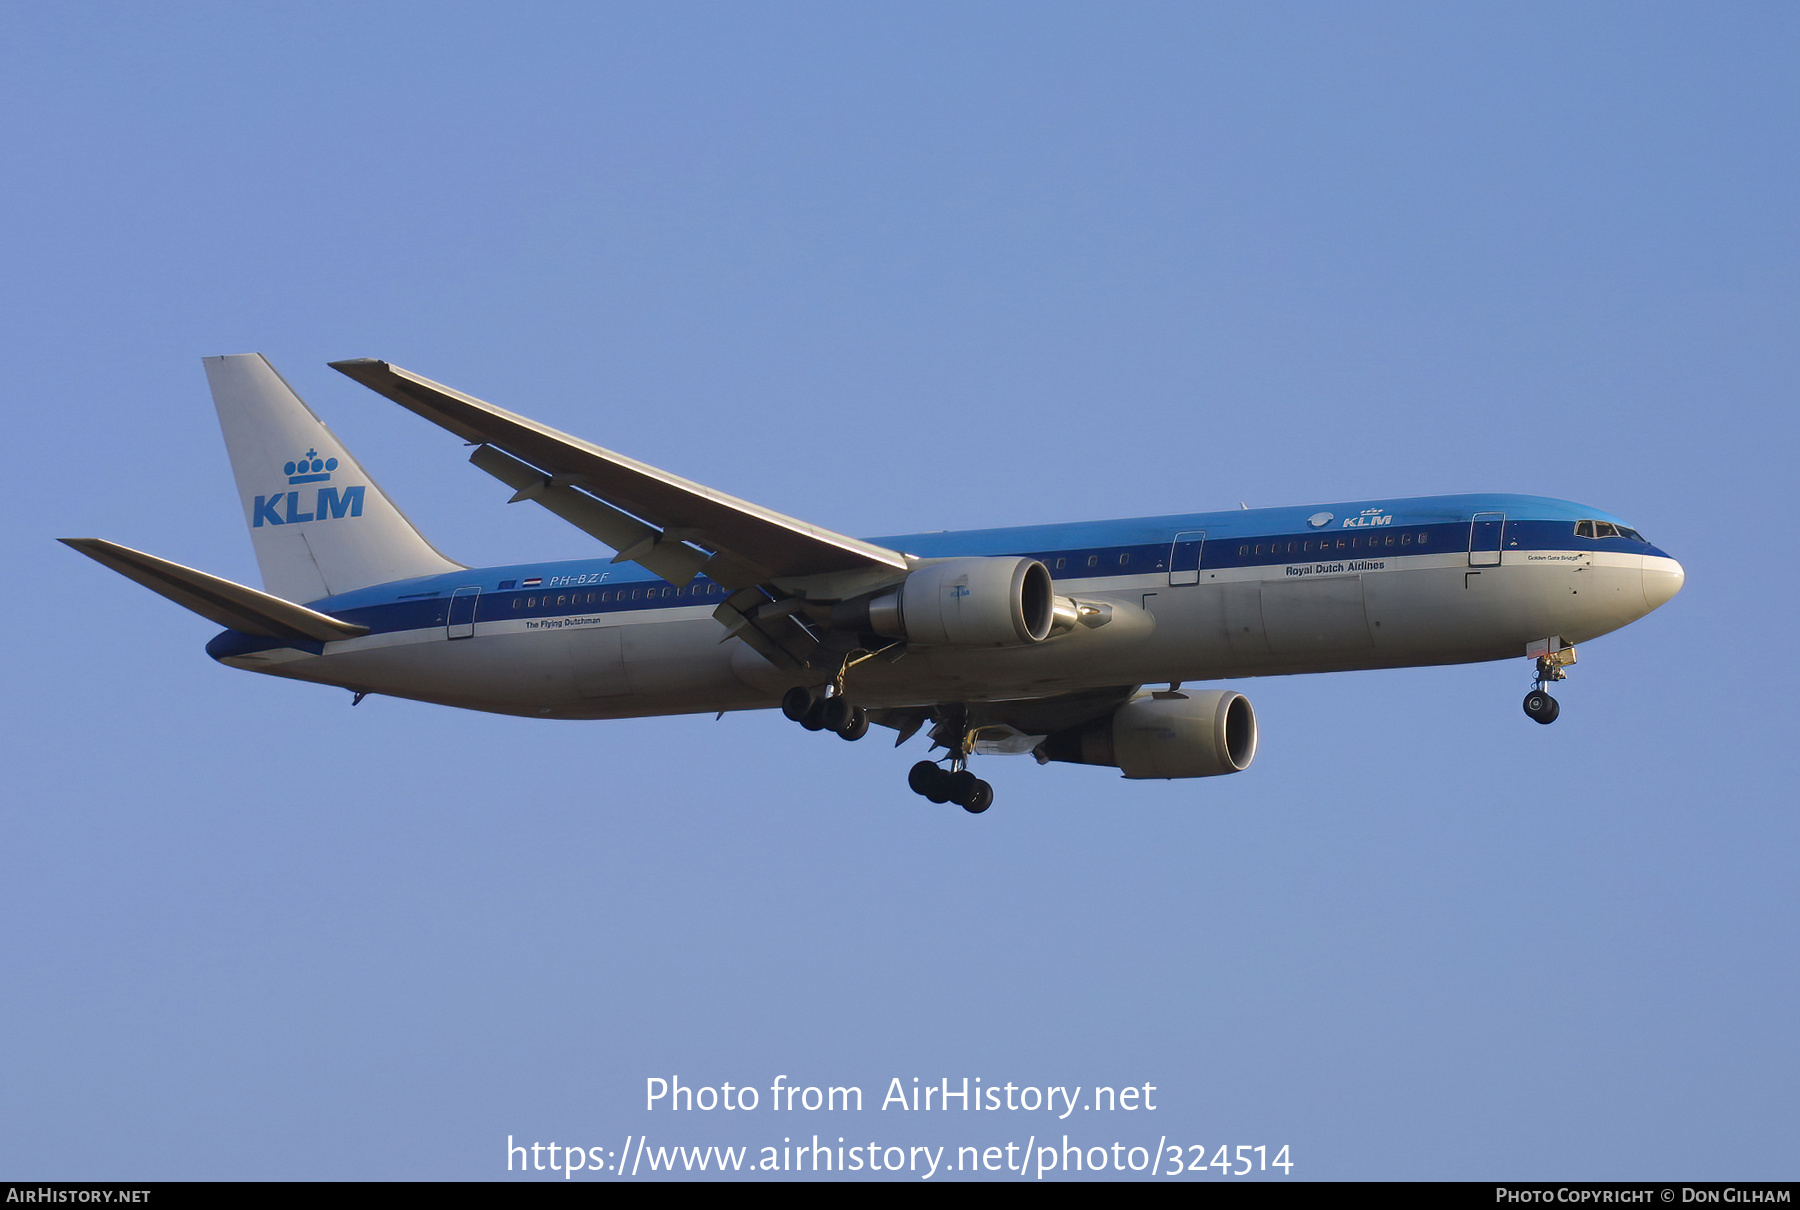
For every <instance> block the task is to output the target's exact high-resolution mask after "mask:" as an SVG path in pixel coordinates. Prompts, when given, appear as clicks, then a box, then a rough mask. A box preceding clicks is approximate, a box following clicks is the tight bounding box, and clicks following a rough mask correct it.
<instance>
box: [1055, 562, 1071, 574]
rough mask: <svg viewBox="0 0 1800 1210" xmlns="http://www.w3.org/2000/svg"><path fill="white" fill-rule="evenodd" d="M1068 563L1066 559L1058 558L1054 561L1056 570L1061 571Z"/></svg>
mask: <svg viewBox="0 0 1800 1210" xmlns="http://www.w3.org/2000/svg"><path fill="white" fill-rule="evenodd" d="M1068 565H1069V561H1068V560H1067V559H1058V560H1057V561H1056V570H1058V571H1061V570H1062V569H1063V568H1065V567H1067V566H1068Z"/></svg>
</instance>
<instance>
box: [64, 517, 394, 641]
mask: <svg viewBox="0 0 1800 1210" xmlns="http://www.w3.org/2000/svg"><path fill="white" fill-rule="evenodd" d="M57 541H59V542H61V543H62V544H63V545H64V546H71V547H74V548H75V549H76V550H78V551H80V552H81V553H82V554H84V555H86V556H87V557H88V558H90V559H92V560H94V561H95V562H96V563H103V564H105V565H106V566H107V567H110V568H112V569H113V570H114V571H116V572H118V573H119V574H120V575H122V576H124V577H125V578H126V579H128V580H136V581H137V582H138V583H139V584H142V585H143V586H144V587H145V588H148V589H149V590H150V591H151V592H155V593H160V594H162V595H163V596H165V597H167V598H169V600H171V601H173V602H175V603H176V604H177V605H180V606H181V607H182V608H184V609H191V610H193V611H194V612H195V613H197V614H199V615H200V616H201V617H203V618H206V619H207V620H209V621H213V622H217V623H218V624H219V625H221V626H225V627H229V628H230V629H232V630H237V631H241V632H243V633H244V634H255V635H261V636H263V637H264V638H271V639H317V640H320V641H329V640H332V639H348V638H355V637H356V636H357V635H359V634H368V633H369V628H368V627H367V626H358V625H355V624H354V623H351V622H341V621H339V620H338V619H337V618H334V617H331V616H330V615H328V614H323V613H320V612H319V611H318V610H316V609H308V608H307V607H306V606H304V605H296V604H294V603H293V602H292V601H284V600H282V599H281V598H280V597H275V596H270V595H269V594H268V593H266V592H258V591H257V590H256V589H254V588H246V587H244V585H242V584H234V583H232V582H231V581H230V580H222V579H220V578H219V577H218V576H209V575H207V574H206V573H205V572H203V571H195V570H194V569H193V568H191V567H183V566H182V565H181V564H179V563H171V562H169V561H168V560H167V559H159V558H157V557H156V556H155V555H147V554H145V553H143V552H142V551H138V550H132V549H131V548H130V547H129V546H120V545H119V544H118V543H117V542H108V541H105V540H104V539H102V538H58V539H57Z"/></svg>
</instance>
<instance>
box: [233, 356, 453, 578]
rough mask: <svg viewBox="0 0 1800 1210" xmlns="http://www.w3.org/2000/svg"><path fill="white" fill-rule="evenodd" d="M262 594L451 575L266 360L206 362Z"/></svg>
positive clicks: (445, 561) (449, 565) (240, 358)
mask: <svg viewBox="0 0 1800 1210" xmlns="http://www.w3.org/2000/svg"><path fill="white" fill-rule="evenodd" d="M204 360H205V364H206V380H207V382H208V384H209V385H211V387H212V396H213V404H214V405H215V406H216V407H217V408H218V409H219V427H220V428H222V429H224V431H225V449H226V451H227V452H228V453H229V454H230V455H231V470H232V473H233V474H234V475H236V477H237V486H238V495H239V496H240V497H241V498H242V500H243V504H244V521H245V523H246V524H248V525H249V527H250V541H251V542H252V544H254V545H255V547H256V562H257V565H258V566H259V567H260V568H261V569H262V578H263V587H264V588H265V589H267V590H268V591H269V592H270V593H271V594H273V595H275V596H278V597H282V598H284V599H286V600H289V601H296V602H306V601H316V600H318V599H319V598H321V597H328V596H333V595H335V594H337V593H341V592H350V591H353V590H355V589H358V588H367V587H369V586H370V585H372V584H384V583H387V582H388V581H390V580H404V579H409V578H411V577H413V576H426V575H435V574H437V573H440V572H446V571H455V570H456V569H457V568H458V567H460V566H461V564H458V563H453V562H451V561H450V560H449V559H446V558H445V557H444V556H443V555H441V554H439V553H438V552H437V551H436V550H435V549H434V548H433V547H432V545H431V543H429V542H427V541H426V540H425V538H424V536H423V535H421V534H420V533H419V531H418V530H416V529H414V528H413V525H412V522H410V521H408V520H407V519H406V518H405V517H404V516H403V515H402V514H401V512H400V510H399V509H398V508H396V507H394V502H393V501H392V500H390V499H388V497H387V495H386V493H384V492H383V491H382V490H381V489H380V488H379V487H377V486H375V482H374V480H372V479H370V478H369V476H368V473H367V472H365V471H364V470H363V468H362V466H361V465H360V464H359V463H358V462H357V461H356V459H355V458H353V457H351V456H350V452H349V451H348V450H346V449H345V448H344V447H343V445H342V443H340V442H339V441H338V439H337V438H336V437H335V436H333V435H332V432H331V430H330V429H328V428H326V427H325V425H324V424H323V423H321V422H320V420H319V418H318V417H317V416H315V415H313V413H312V409H311V408H309V407H307V406H306V405H305V404H304V403H302V402H301V401H300V396H298V395H296V394H294V391H293V388H291V387H289V386H288V384H287V383H285V382H283V381H282V379H281V375H279V374H277V373H276V372H275V367H274V366H271V365H270V364H269V363H268V361H267V360H266V359H265V358H264V357H263V356H262V354H260V353H239V354H234V355H232V356H229V357H208V358H205V359H204Z"/></svg>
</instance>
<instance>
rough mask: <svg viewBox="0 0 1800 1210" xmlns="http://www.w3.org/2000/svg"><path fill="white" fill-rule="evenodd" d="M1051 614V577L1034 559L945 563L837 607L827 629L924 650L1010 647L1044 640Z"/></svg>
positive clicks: (930, 565) (1053, 622) (931, 565)
mask: <svg viewBox="0 0 1800 1210" xmlns="http://www.w3.org/2000/svg"><path fill="white" fill-rule="evenodd" d="M1070 608H1071V609H1072V608H1073V607H1072V606H1071V607H1070ZM1056 610H1057V599H1056V593H1055V591H1054V589H1053V588H1052V587H1051V582H1050V570H1049V568H1047V567H1045V566H1044V565H1043V564H1042V563H1040V562H1038V561H1037V560H1036V559H1025V558H1005V557H1002V558H978V559H945V560H944V561H942V562H940V563H928V564H926V565H925V566H924V567H921V568H919V569H918V570H917V571H915V572H913V573H912V574H911V575H909V576H907V577H906V579H905V580H904V581H902V582H901V583H900V585H899V587H897V588H892V589H889V590H888V591H886V592H883V593H879V594H876V595H874V596H870V597H863V598H861V599H859V600H855V601H845V602H843V603H842V604H840V605H838V606H836V607H835V608H834V609H833V610H832V625H833V626H834V627H838V628H843V629H856V630H861V631H865V632H871V633H874V634H879V635H886V636H887V637H889V638H895V639H905V640H907V641H908V642H909V643H918V644H921V645H924V646H945V647H992V646H1012V645H1017V644H1021V643H1041V642H1043V641H1044V640H1045V639H1047V638H1049V637H1050V633H1051V630H1052V629H1053V628H1054V627H1055V625H1056V621H1057V616H1056Z"/></svg>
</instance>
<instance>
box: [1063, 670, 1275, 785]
mask: <svg viewBox="0 0 1800 1210" xmlns="http://www.w3.org/2000/svg"><path fill="white" fill-rule="evenodd" d="M1037 753H1038V756H1039V757H1040V758H1041V759H1044V760H1059V761H1067V762H1069V763H1070V764H1076V765H1110V766H1112V767H1113V768H1116V769H1118V770H1119V771H1121V772H1122V773H1124V774H1125V776H1126V777H1136V778H1151V777H1163V778H1170V777H1216V776H1218V775H1219V774H1221V773H1242V772H1243V771H1244V770H1245V769H1248V768H1249V767H1250V762H1251V761H1252V760H1254V759H1255V758H1256V712H1255V711H1254V710H1252V709H1251V708H1250V699H1249V698H1247V697H1245V696H1244V695H1243V694H1241V693H1234V692H1232V691H1231V690H1229V689H1209V690H1205V691H1202V692H1197V693H1185V694H1179V695H1175V696H1168V695H1162V696H1149V695H1146V696H1144V697H1137V698H1133V699H1132V700H1131V701H1129V702H1126V703H1125V704H1124V705H1123V706H1120V707H1119V708H1118V709H1117V710H1115V711H1113V712H1112V713H1111V714H1109V715H1107V716H1106V717H1104V718H1099V719H1095V720H1094V721H1092V722H1089V723H1083V724H1082V725H1081V726H1079V727H1070V728H1069V729H1068V730H1066V731H1058V732H1055V733H1053V734H1051V735H1050V736H1048V737H1046V738H1045V740H1044V742H1043V743H1041V744H1039V745H1038V747H1037Z"/></svg>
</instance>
